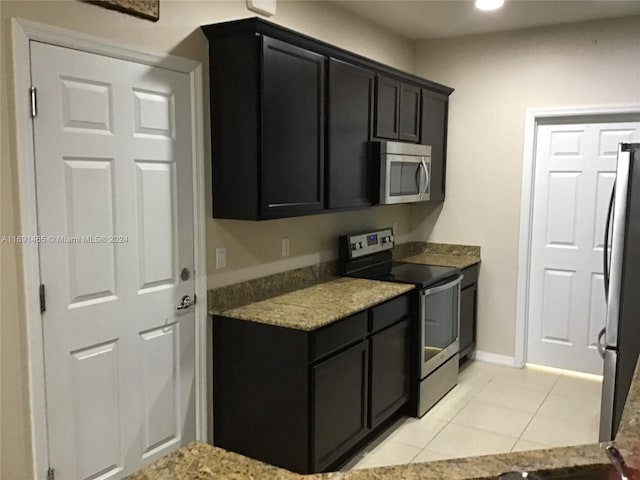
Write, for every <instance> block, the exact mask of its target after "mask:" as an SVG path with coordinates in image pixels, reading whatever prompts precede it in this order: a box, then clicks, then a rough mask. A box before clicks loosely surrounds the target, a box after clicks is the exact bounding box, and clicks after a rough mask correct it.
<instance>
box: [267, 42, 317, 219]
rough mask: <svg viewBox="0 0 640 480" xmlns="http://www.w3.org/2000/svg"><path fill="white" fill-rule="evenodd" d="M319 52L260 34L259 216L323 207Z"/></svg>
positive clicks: (312, 211) (281, 214)
mask: <svg viewBox="0 0 640 480" xmlns="http://www.w3.org/2000/svg"><path fill="white" fill-rule="evenodd" d="M325 60H326V59H325V57H323V56H322V55H318V54H317V53H313V52H310V51H308V50H304V49H302V48H299V47H296V46H293V45H289V44H287V43H284V42H281V41H279V40H274V39H272V38H268V37H263V39H262V199H261V200H262V201H261V213H262V216H263V217H265V218H277V217H288V216H294V215H301V214H307V213H314V212H317V211H320V210H322V209H323V208H324V81H325V76H324V75H325V74H324V68H325Z"/></svg>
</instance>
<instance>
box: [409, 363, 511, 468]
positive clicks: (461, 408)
mask: <svg viewBox="0 0 640 480" xmlns="http://www.w3.org/2000/svg"><path fill="white" fill-rule="evenodd" d="M497 374H498V372H494V373H493V374H490V376H489V379H488V380H487V381H486V382H485V384H484V385H483V386H482V387H481V388H479V389H478V391H477V392H476V393H474V394H473V395H472V396H471V397H470V398H469V400H468V401H467V402H465V403H464V404H463V405H462V407H460V410H458V412H457V413H456V414H455V415H454V416H453V417H452V418H451V419H450V420H446V423H445V424H444V426H443V427H442V428H441V429H440V430H438V433H436V434H435V435H434V436H433V438H432V439H431V440H429V441H428V442H427V444H426V445H425V446H424V447H423V448H422V449H421V450H420V451H419V452H418V453H417V454H416V456H415V457H413V458H412V459H411V461H412V462H413V460H415V459H416V457H417V456H418V455H420V453H422V451H424V450H426V449H427V448H428V447H429V445H431V444H432V443H433V441H434V440H435V439H436V437H437V436H438V435H439V434H440V432H442V430H444V429H445V428H446V427H448V426H449V425H451V424H452V422H453V419H455V418H456V417H457V416H458V415H459V414H460V412H461V411H462V410H464V408H465V407H466V406H467V405H469V403H471V401H472V400H473V399H475V398H476V397H477V396H478V395H479V394H480V392H481V391H482V390H484V389H485V387H486V386H487V385H489V384H490V383H491V381H492V380H493V379H494V378H495V376H496V375H497ZM443 399H444V398H443ZM442 421H445V420H442ZM454 425H456V424H454ZM469 428H473V427H469ZM475 430H478V431H481V432H488V430H482V429H479V428H476V429H475ZM489 433H495V432H489ZM496 435H500V434H496ZM504 436H505V437H506V436H507V435H504ZM516 442H517V440H516ZM514 445H515V444H514ZM433 451H434V452H437V453H441V454H444V452H439V451H437V450H433ZM452 458H458V457H452Z"/></svg>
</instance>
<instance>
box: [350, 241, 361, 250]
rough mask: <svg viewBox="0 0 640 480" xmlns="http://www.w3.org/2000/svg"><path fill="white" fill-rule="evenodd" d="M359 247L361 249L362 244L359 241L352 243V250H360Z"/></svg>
mask: <svg viewBox="0 0 640 480" xmlns="http://www.w3.org/2000/svg"><path fill="white" fill-rule="evenodd" d="M358 249H360V244H359V243H358V242H356V243H352V244H351V250H358Z"/></svg>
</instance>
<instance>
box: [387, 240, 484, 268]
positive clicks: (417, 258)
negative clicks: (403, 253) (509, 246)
mask: <svg viewBox="0 0 640 480" xmlns="http://www.w3.org/2000/svg"><path fill="white" fill-rule="evenodd" d="M399 260H401V261H403V262H410V263H423V264H426V265H440V266H443V267H456V268H467V267H470V266H471V265H475V264H476V263H480V247H475V246H469V245H453V244H448V243H427V244H425V247H424V251H423V252H421V253H418V254H417V255H410V256H407V257H404V258H400V259H399Z"/></svg>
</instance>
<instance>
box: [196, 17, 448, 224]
mask: <svg viewBox="0 0 640 480" xmlns="http://www.w3.org/2000/svg"><path fill="white" fill-rule="evenodd" d="M202 30H203V32H204V33H205V35H206V36H207V38H208V39H209V72H210V74H209V78H210V82H211V85H210V88H211V90H210V101H211V154H212V159H211V175H212V187H213V216H214V217H216V218H233V219H242V220H268V219H273V218H283V217H293V216H298V215H310V214H316V213H322V212H325V211H327V210H329V209H330V210H338V209H341V210H344V209H352V208H363V207H367V206H370V205H373V204H374V202H375V192H376V191H377V188H376V187H377V186H376V181H377V178H378V175H377V171H378V170H377V166H376V165H377V159H375V158H374V157H373V155H372V153H373V152H372V149H371V147H370V141H371V140H372V139H391V140H402V141H408V142H418V141H422V142H425V143H429V142H427V141H426V140H425V138H427V139H429V138H431V136H432V135H433V134H434V131H435V129H434V128H433V126H430V127H429V128H428V129H427V130H425V125H424V120H423V121H422V124H421V114H422V115H424V114H425V113H424V112H425V108H426V107H425V106H426V104H427V103H428V102H429V100H427V102H426V103H425V101H424V100H421V98H424V97H425V92H428V93H429V94H433V95H435V96H434V97H433V98H436V97H437V98H444V99H445V100H446V98H447V97H448V96H449V95H450V94H451V92H452V91H453V89H451V88H449V87H446V86H444V85H440V84H438V83H434V82H431V81H429V80H425V79H423V78H419V77H416V76H414V75H411V74H408V73H405V72H401V71H399V70H396V69H394V68H391V67H389V66H387V65H383V64H381V63H378V62H375V61H373V60H369V59H367V58H365V57H362V56H360V55H357V54H354V53H351V52H348V51H346V50H343V49H340V48H338V47H335V46H332V45H329V44H327V43H324V42H320V41H318V40H316V39H313V38H310V37H308V36H305V35H302V34H299V33H297V32H294V31H292V30H289V29H286V28H283V27H280V26H278V25H275V24H273V23H270V22H267V21H264V20H262V19H258V18H247V19H242V20H235V21H231V22H225V23H219V24H214V25H205V26H203V27H202ZM429 98H431V97H429ZM421 101H422V110H421V108H420V106H421ZM445 111H446V108H445ZM428 115H432V114H431V113H428ZM437 118H439V119H440V120H439V121H441V122H442V121H445V122H446V115H445V116H444V117H443V116H442V115H440V116H438V115H436V114H433V118H431V117H428V119H427V120H428V121H430V122H437V121H438V120H437ZM439 128H440V131H444V132H446V125H440V127H439ZM425 132H426V133H425ZM440 140H441V142H443V141H444V138H441V139H440ZM436 148H437V147H436V146H435V144H434V149H436ZM440 151H441V152H444V145H442V147H441V150H440ZM442 168H444V163H443V164H442ZM432 169H433V167H432ZM438 176H439V178H440V177H442V179H443V180H444V170H442V171H441V174H438ZM442 185H444V183H443V184H442ZM432 198H433V193H432Z"/></svg>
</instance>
